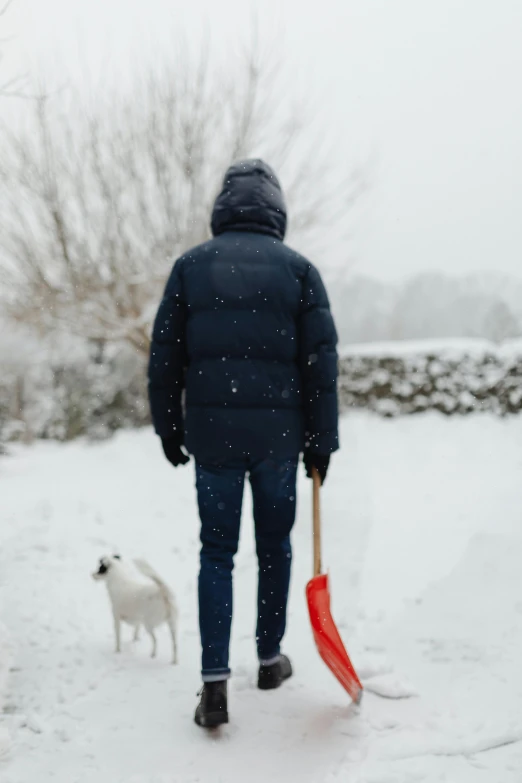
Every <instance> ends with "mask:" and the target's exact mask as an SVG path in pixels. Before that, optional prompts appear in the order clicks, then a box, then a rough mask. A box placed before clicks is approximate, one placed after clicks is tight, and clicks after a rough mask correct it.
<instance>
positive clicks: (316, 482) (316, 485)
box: [312, 468, 321, 576]
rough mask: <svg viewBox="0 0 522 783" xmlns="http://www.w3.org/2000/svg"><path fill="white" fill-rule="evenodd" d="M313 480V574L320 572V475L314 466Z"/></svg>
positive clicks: (316, 574)
mask: <svg viewBox="0 0 522 783" xmlns="http://www.w3.org/2000/svg"><path fill="white" fill-rule="evenodd" d="M312 480H313V519H314V576H319V574H320V573H321V501H320V489H321V477H320V475H319V473H318V471H317V469H316V468H312Z"/></svg>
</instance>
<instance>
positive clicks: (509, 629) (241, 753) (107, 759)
mask: <svg viewBox="0 0 522 783" xmlns="http://www.w3.org/2000/svg"><path fill="white" fill-rule="evenodd" d="M343 447H344V450H343V453H342V455H340V456H338V457H337V458H336V459H335V462H334V467H333V470H332V472H331V475H330V476H329V479H328V484H327V489H326V491H325V493H324V495H325V497H324V505H325V512H324V516H325V521H326V525H325V527H326V531H325V562H326V563H327V564H328V565H329V567H330V570H331V575H332V593H333V611H334V616H335V617H336V619H337V622H338V625H339V627H340V629H341V632H342V634H343V635H344V637H345V639H346V641H347V643H348V648H349V651H350V654H351V656H352V658H353V660H354V663H355V664H356V666H357V667H358V668H359V669H360V670H361V672H362V673H363V675H364V676H365V677H366V678H370V679H367V684H368V686H369V689H370V688H372V689H374V690H381V691H383V690H384V692H385V693H392V694H393V693H396V694H397V695H406V694H407V693H409V692H412V691H413V692H415V693H417V694H418V695H417V696H415V697H412V698H408V699H406V698H404V699H400V700H392V699H383V698H379V697H377V696H376V695H374V694H373V693H371V692H367V693H366V694H365V698H364V701H363V706H362V708H361V710H360V712H359V713H357V712H356V711H355V710H354V709H353V708H352V707H350V706H349V705H348V703H347V698H345V696H344V694H343V692H342V691H341V689H340V688H339V686H338V685H337V683H336V682H335V681H334V680H333V678H332V677H331V675H330V674H329V672H328V671H327V670H326V669H325V668H324V667H323V665H322V664H321V662H320V660H319V659H318V657H317V654H316V652H315V650H314V648H313V643H312V639H311V633H310V631H309V628H308V624H307V617H306V607H305V603H304V598H303V589H304V584H305V582H306V580H307V579H308V577H309V572H310V567H311V536H310V526H311V525H310V521H309V509H308V500H309V485H308V483H307V482H306V481H305V480H304V479H303V481H302V485H301V493H300V498H301V504H300V512H299V520H298V524H297V526H296V530H295V534H294V547H295V553H296V555H295V571H294V582H293V594H292V601H291V621H290V631H289V634H288V638H287V645H286V649H287V650H288V652H289V653H290V654H291V656H292V658H293V660H294V663H295V668H296V676H295V678H294V679H293V680H292V681H290V683H288V684H287V686H285V687H284V688H282V689H281V690H280V691H278V692H275V693H260V692H258V691H257V690H256V689H255V687H254V677H255V659H254V647H253V638H252V637H253V626H254V614H253V610H254V603H255V602H254V595H255V576H256V575H255V567H254V560H253V540H252V535H251V524H250V513H249V509H248V507H247V508H246V509H245V514H244V524H243V537H242V545H241V551H240V554H239V556H238V559H237V567H236V591H235V601H236V614H235V623H234V630H233V650H232V653H233V667H234V673H235V677H234V679H233V681H232V683H231V697H230V701H231V704H230V707H231V719H232V722H231V724H230V726H229V727H227V728H226V729H225V730H224V731H223V733H222V734H221V735H220V736H219V737H215V736H212V735H206V734H205V733H203V732H201V731H200V730H198V729H197V727H196V726H194V725H193V723H192V713H193V709H194V706H195V702H196V698H195V694H196V691H197V690H198V687H199V678H198V668H199V662H198V658H199V649H198V637H197V625H196V597H195V575H196V570H197V551H198V543H197V534H198V526H197V519H196V511H195V504H194V491H193V488H192V484H193V481H192V476H191V475H190V474H189V472H188V470H185V471H181V470H179V471H174V470H173V469H172V468H170V466H169V465H168V464H166V463H165V462H164V461H163V458H162V455H161V454H160V449H159V448H158V444H157V442H156V440H155V438H154V437H153V436H152V434H151V433H150V432H148V431H147V432H139V433H122V434H120V435H118V436H117V437H116V438H115V439H114V440H113V441H111V442H109V443H105V444H101V445H94V446H89V445H85V444H72V445H67V446H59V445H54V444H40V445H37V446H35V447H33V448H31V449H18V450H16V452H15V456H13V457H11V458H8V459H2V460H1V461H0V621H1V622H3V623H4V624H5V626H6V627H7V628H8V630H9V633H10V637H11V639H12V647H13V654H14V664H13V666H12V671H11V674H10V678H9V682H8V690H7V693H6V694H5V699H4V703H3V705H2V695H1V693H0V709H1V708H2V706H3V715H1V716H0V780H1V781H2V783H36V781H38V783H48V782H49V781H53V783H91V782H92V783H117V782H118V781H121V782H122V783H196V781H199V782H200V783H225V782H226V783H243V782H244V781H249V783H258V781H259V782H261V781H262V783H266V781H267V780H270V781H271V783H282V781H299V783H345V781H346V783H348V781H349V782H350V783H417V782H420V781H423V782H426V783H432V782H433V783H435V781H447V783H482V782H484V783H520V780H521V775H522V673H521V667H520V662H519V661H520V654H521V651H522V576H521V566H520V564H521V562H522V524H521V520H522V418H519V419H517V420H509V421H500V420H495V419H493V418H489V417H482V416H477V417H472V418H468V419H452V420H447V419H443V418H441V417H438V416H423V417H418V418H410V419H402V420H397V421H391V422H388V421H382V420H379V419H375V418H370V417H366V416H363V415H356V416H351V417H349V418H348V419H347V420H345V421H344V423H343ZM115 550H119V551H121V552H122V554H124V555H129V556H136V555H140V556H141V555H143V556H145V557H147V558H148V559H150V560H151V562H152V563H153V564H154V566H155V567H157V569H158V570H159V571H160V573H162V574H164V575H165V576H166V578H167V579H168V580H169V581H170V582H171V583H172V585H173V587H174V589H175V591H176V593H177V595H178V600H179V603H180V605H181V610H182V616H181V644H180V657H181V663H180V665H179V666H178V667H172V666H170V665H169V664H168V659H169V646H168V640H167V637H166V635H162V636H161V640H160V657H159V659H158V660H157V661H151V660H150V659H149V658H148V652H149V648H148V643H147V640H144V641H143V642H141V643H138V644H137V645H133V644H132V643H131V642H130V641H128V642H127V644H126V645H125V648H124V652H123V654H122V655H121V656H115V655H114V654H113V653H112V643H113V640H112V629H111V623H110V616H109V610H108V603H107V597H106V595H105V590H104V588H103V586H101V585H97V584H95V583H94V582H93V581H92V580H91V579H90V576H89V574H90V572H91V571H92V570H93V568H94V566H95V564H96V561H97V559H98V557H99V556H100V555H101V554H103V553H106V552H111V551H115ZM1 633H2V632H1V625H0V634H1ZM129 637H130V634H129ZM129 637H127V638H129ZM6 644H7V642H6V640H5V639H3V638H0V686H1V679H2V678H1V672H2V650H3V648H4V646H5V645H6ZM7 732H9V736H10V738H11V739H10V752H9V753H8V755H7V757H6V758H5V759H3V760H2V756H1V750H2V748H3V750H7V746H8V744H9V743H8V734H7Z"/></svg>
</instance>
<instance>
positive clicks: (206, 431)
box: [149, 161, 338, 725]
mask: <svg viewBox="0 0 522 783" xmlns="http://www.w3.org/2000/svg"><path fill="white" fill-rule="evenodd" d="M212 230H213V233H214V239H212V240H210V241H209V242H207V243H205V244H203V245H200V246H199V247H196V248H193V249H192V250H190V251H188V252H187V253H186V254H185V255H184V256H183V257H182V258H180V259H179V260H178V261H177V262H176V264H175V266H174V269H173V272H172V275H171V277H170V280H169V282H168V284H167V287H166V291H165V295H164V298H163V301H162V303H161V305H160V308H159V311H158V315H157V318H156V322H155V327H154V333H153V342H152V347H151V358H150V366H149V388H150V401H151V411H152V417H153V421H154V425H155V428H156V432H157V433H158V434H159V435H160V437H161V438H162V443H163V447H164V450H165V453H166V455H167V457H168V458H169V459H170V461H171V462H172V463H173V464H175V465H177V464H181V463H183V462H185V461H187V458H186V457H185V456H184V454H183V452H182V450H181V446H182V444H184V445H185V446H186V448H187V449H188V451H189V452H190V453H191V454H193V455H194V457H195V460H196V466H197V468H196V470H197V486H198V501H199V508H200V516H201V522H202V533H201V537H202V545H203V546H202V553H201V573H200V581H199V593H200V627H201V637H202V646H203V679H204V681H205V682H206V683H211V682H218V683H223V681H224V680H226V678H227V677H228V676H229V674H230V670H229V668H228V643H229V634H230V619H231V610H230V607H231V605H232V594H231V592H232V585H231V570H232V565H233V555H234V554H235V551H236V549H237V541H238V537H239V519H240V512H241V500H242V492H243V484H244V478H245V475H246V473H248V474H249V475H250V481H251V484H252V487H253V493H254V516H255V522H256V538H257V545H258V546H257V551H258V557H259V561H260V585H259V595H260V599H259V607H258V614H259V617H258V633H257V636H258V653H259V659H260V662H261V669H260V687H264V686H263V684H262V683H263V682H264V683H265V686H267V687H270V685H267V684H268V683H270V682H272V681H273V682H274V683H275V682H277V684H279V683H280V681H281V680H282V679H283V678H284V677H285V676H289V673H290V672H291V670H289V669H288V667H289V663H288V660H287V659H286V658H284V656H281V655H280V650H279V645H280V641H281V638H282V636H283V633H284V630H285V619H286V600H287V594H288V582H289V576H290V554H291V550H290V540H289V535H290V530H291V528H292V525H293V522H294V518H295V494H296V492H295V485H296V470H297V463H298V459H299V454H300V453H301V452H304V454H305V464H306V466H307V472H308V474H309V475H310V474H311V470H312V467H314V466H315V467H316V468H317V469H318V470H319V471H320V473H321V474H322V477H323V479H324V476H325V474H326V469H327V466H328V460H329V454H330V453H331V452H333V451H335V450H336V449H337V447H338V439H337V392H336V380H337V354H336V341H337V338H336V333H335V327H334V324H333V320H332V318H331V315H330V310H329V304H328V299H327V296H326V293H325V290H324V286H323V284H322V281H321V278H320V276H319V274H318V272H317V271H316V269H315V268H314V267H313V266H312V265H311V264H310V263H309V262H308V261H307V260H306V259H304V258H303V257H302V256H300V255H299V254H298V253H295V252H294V251H292V250H291V249H289V248H288V247H287V246H286V245H284V244H283V241H282V240H283V238H284V234H285V230H286V210H285V205H284V200H283V197H282V193H281V189H280V186H279V183H278V182H277V179H276V178H275V175H274V174H273V172H272V171H271V169H270V168H269V167H268V166H266V164H264V163H263V162H261V161H244V162H242V163H240V164H237V165H236V166H233V167H232V168H231V169H229V171H228V172H227V175H226V177H225V182H224V186H223V190H222V192H221V194H220V196H218V199H217V201H216V205H215V208H214V212H213V217H212ZM183 389H184V390H185V410H183V408H182V390H183ZM263 563H264V564H265V566H266V568H263ZM216 569H217V570H218V571H219V573H220V585H219V586H216ZM285 667H286V669H285ZM274 672H275V674H274ZM277 673H279V675H278V674H277ZM220 688H222V686H212V687H211V686H209V685H207V686H206V687H205V689H204V693H203V700H202V704H201V705H200V708H198V714H197V716H196V719H197V721H198V722H199V723H200V724H201V725H210V724H211V723H213V722H214V723H215V722H218V723H219V722H223V720H224V719H225V714H226V709H225V708H223V709H214V710H213V709H212V703H210V704H209V703H207V702H208V700H209V699H210V702H212V699H213V698H217V699H218V701H219V698H220V693H221V697H222V696H223V693H222V692H220ZM205 698H206V702H205ZM214 706H215V705H214ZM212 715H214V718H212ZM216 715H217V716H218V717H216Z"/></svg>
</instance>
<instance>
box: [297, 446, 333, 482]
mask: <svg viewBox="0 0 522 783" xmlns="http://www.w3.org/2000/svg"><path fill="white" fill-rule="evenodd" d="M303 462H304V466H305V468H306V475H307V476H308V478H312V477H313V473H312V468H315V469H316V470H317V472H318V473H319V475H320V477H321V484H324V481H325V479H326V474H327V473H328V465H329V464H330V455H329V454H313V453H312V452H311V451H305V453H304V454H303Z"/></svg>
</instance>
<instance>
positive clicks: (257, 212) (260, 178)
mask: <svg viewBox="0 0 522 783" xmlns="http://www.w3.org/2000/svg"><path fill="white" fill-rule="evenodd" d="M211 226H212V233H213V234H214V236H219V234H223V232H225V231H251V232H257V233H260V234H269V235H270V236H274V237H276V238H277V239H284V236H285V233H286V204H285V199H284V196H283V192H282V190H281V185H280V184H279V180H278V179H277V177H276V175H275V174H274V172H273V171H272V169H271V168H270V166H269V165H268V164H267V163H264V162H263V161H262V160H259V159H253V160H242V161H240V162H239V163H234V165H233V166H231V167H230V168H229V169H228V171H227V173H226V174H225V179H224V181H223V189H222V191H221V193H220V194H219V196H218V197H217V199H216V203H215V204H214V209H213V212H212V223H211Z"/></svg>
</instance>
